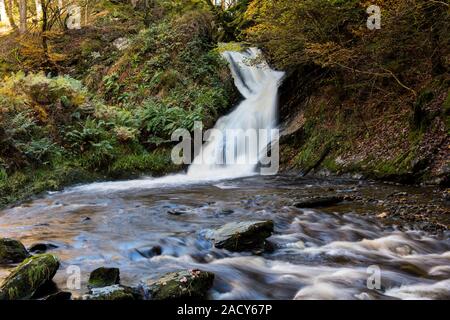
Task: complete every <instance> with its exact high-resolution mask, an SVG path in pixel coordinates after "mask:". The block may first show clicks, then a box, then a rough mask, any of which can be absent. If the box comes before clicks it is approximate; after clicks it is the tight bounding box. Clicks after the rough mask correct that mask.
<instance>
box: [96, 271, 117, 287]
mask: <svg viewBox="0 0 450 320" xmlns="http://www.w3.org/2000/svg"><path fill="white" fill-rule="evenodd" d="M119 282H120V271H119V269H118V268H105V267H101V268H98V269H95V270H94V271H92V272H91V274H90V276H89V282H88V287H89V288H101V287H108V286H112V285H115V284H119Z"/></svg>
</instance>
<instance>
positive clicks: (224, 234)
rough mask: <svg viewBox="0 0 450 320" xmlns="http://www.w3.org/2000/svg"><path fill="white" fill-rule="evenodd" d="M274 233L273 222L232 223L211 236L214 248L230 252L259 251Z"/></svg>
mask: <svg viewBox="0 0 450 320" xmlns="http://www.w3.org/2000/svg"><path fill="white" fill-rule="evenodd" d="M272 233H273V221H272V220H267V221H244V222H231V223H228V224H226V225H224V226H223V227H221V228H220V229H217V230H216V231H215V232H214V234H213V235H212V236H211V237H212V239H213V240H214V246H215V247H217V248H224V249H227V250H230V251H237V252H239V251H249V250H259V249H261V248H263V247H264V243H265V240H266V238H268V237H270V236H271V235H272Z"/></svg>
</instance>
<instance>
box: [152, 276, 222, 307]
mask: <svg viewBox="0 0 450 320" xmlns="http://www.w3.org/2000/svg"><path fill="white" fill-rule="evenodd" d="M213 282H214V274H213V273H211V272H206V271H201V270H186V271H178V272H170V273H167V274H165V275H164V276H163V277H162V278H160V279H158V280H157V281H151V282H149V283H148V285H149V293H150V296H151V299H153V300H177V299H193V300H201V299H205V298H206V295H207V293H208V290H209V289H211V287H212V286H213Z"/></svg>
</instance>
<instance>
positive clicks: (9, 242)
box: [0, 238, 30, 265]
mask: <svg viewBox="0 0 450 320" xmlns="http://www.w3.org/2000/svg"><path fill="white" fill-rule="evenodd" d="M29 256H30V254H29V253H28V251H27V249H25V247H24V245H23V244H22V243H21V242H19V241H17V240H14V239H9V238H3V239H0V265H1V264H9V263H19V262H22V261H23V260H25V259H26V258H28V257H29Z"/></svg>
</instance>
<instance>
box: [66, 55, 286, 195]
mask: <svg viewBox="0 0 450 320" xmlns="http://www.w3.org/2000/svg"><path fill="white" fill-rule="evenodd" d="M223 56H224V58H225V59H226V60H227V61H228V63H229V65H230V70H231V73H232V76H233V79H234V83H235V85H236V87H237V89H238V90H239V92H240V93H241V94H242V96H243V97H244V100H243V101H242V102H241V103H240V104H239V105H238V106H237V107H236V108H235V109H234V110H233V111H232V112H231V113H230V114H229V115H226V116H223V117H222V118H220V119H219V120H218V121H217V124H216V126H215V127H214V129H217V130H219V131H220V132H222V133H223V135H226V132H228V131H230V130H243V132H246V131H247V130H256V132H259V130H265V131H266V132H269V133H270V130H272V129H275V128H276V122H277V120H276V116H277V94H278V87H279V85H280V82H281V79H282V78H283V76H284V73H283V72H280V71H275V70H272V69H271V68H270V67H269V65H268V64H267V63H266V62H265V61H264V60H262V59H261V57H262V54H261V51H260V50H259V49H256V48H250V49H248V50H247V51H245V52H230V51H227V52H224V53H223ZM270 142H272V137H271V136H270V134H269V136H268V137H267V140H266V139H264V141H258V143H257V148H256V150H253V149H252V148H248V147H246V145H245V144H246V141H245V140H241V139H237V141H236V145H235V150H234V151H235V154H234V157H233V158H231V159H230V158H228V157H226V155H227V150H226V148H227V146H228V145H227V142H226V138H225V140H224V139H222V138H219V137H217V136H214V135H212V136H211V137H210V138H209V140H208V142H206V143H205V144H204V145H203V147H202V150H201V153H200V154H199V155H197V156H196V157H195V159H194V161H193V163H192V165H191V166H190V167H189V168H188V172H187V174H177V175H169V176H165V177H162V178H157V179H154V178H145V179H138V180H127V181H116V182H101V183H92V184H88V185H83V186H80V187H76V188H72V189H70V190H69V191H77V192H80V191H89V192H90V191H123V190H129V189H146V188H156V187H158V188H161V187H167V186H173V185H182V184H192V183H199V182H207V181H218V180H224V179H234V178H240V177H246V176H251V175H255V174H256V168H257V165H258V161H259V160H260V158H261V157H262V156H263V154H264V153H265V149H266V147H267V144H268V143H270Z"/></svg>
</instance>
